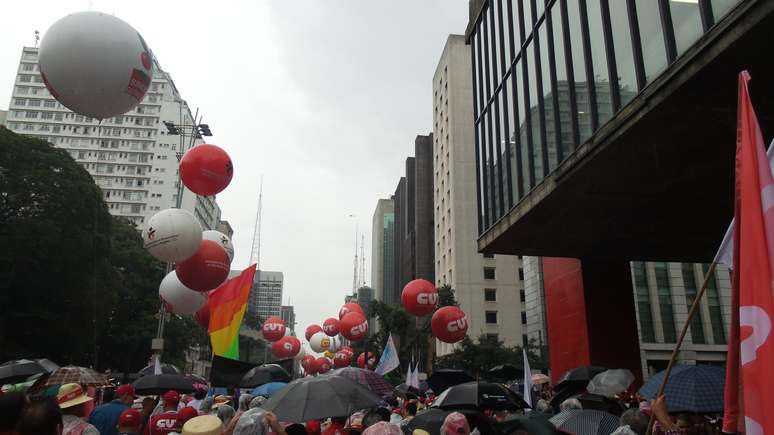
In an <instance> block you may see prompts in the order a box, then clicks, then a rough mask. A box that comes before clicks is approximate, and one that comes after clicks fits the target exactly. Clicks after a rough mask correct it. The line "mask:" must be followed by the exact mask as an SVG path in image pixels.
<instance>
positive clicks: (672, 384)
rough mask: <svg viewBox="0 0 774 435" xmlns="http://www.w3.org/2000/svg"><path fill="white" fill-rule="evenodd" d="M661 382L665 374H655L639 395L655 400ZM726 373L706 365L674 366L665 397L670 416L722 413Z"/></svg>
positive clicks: (721, 368)
mask: <svg viewBox="0 0 774 435" xmlns="http://www.w3.org/2000/svg"><path fill="white" fill-rule="evenodd" d="M663 379H664V372H659V373H656V374H655V375H653V376H651V377H650V379H648V382H647V383H645V385H643V386H642V388H640V394H641V395H643V396H644V397H646V398H648V399H655V398H656V394H658V389H659V387H660V386H661V382H662V380H663ZM725 382H726V371H725V370H724V369H723V367H715V366H708V365H676V366H674V367H673V368H672V373H671V374H670V375H669V382H667V385H666V389H665V390H664V395H666V403H667V409H668V410H669V412H681V411H683V412H694V413H697V414H700V413H708V412H720V411H723V385H724V384H725Z"/></svg>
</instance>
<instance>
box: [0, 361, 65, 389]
mask: <svg viewBox="0 0 774 435" xmlns="http://www.w3.org/2000/svg"><path fill="white" fill-rule="evenodd" d="M58 368H59V366H58V365H56V364H55V363H54V362H52V361H50V360H47V359H45V358H41V359H35V360H31V359H17V360H12V361H7V362H4V363H3V364H0V385H3V384H15V383H17V382H22V381H25V380H27V379H28V378H29V377H30V376H33V375H38V374H49V373H51V372H53V371H54V370H56V369H58Z"/></svg>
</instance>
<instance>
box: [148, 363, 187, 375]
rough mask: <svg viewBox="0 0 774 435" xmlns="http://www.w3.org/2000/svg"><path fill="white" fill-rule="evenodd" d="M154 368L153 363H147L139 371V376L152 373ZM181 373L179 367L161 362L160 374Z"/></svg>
mask: <svg viewBox="0 0 774 435" xmlns="http://www.w3.org/2000/svg"><path fill="white" fill-rule="evenodd" d="M155 369H156V366H155V364H149V365H147V366H145V367H143V369H142V370H140V371H139V373H140V376H145V375H153V374H155V373H154V371H155ZM181 373H183V372H181V371H180V369H179V368H177V366H175V365H173V364H161V374H163V375H179V374H181Z"/></svg>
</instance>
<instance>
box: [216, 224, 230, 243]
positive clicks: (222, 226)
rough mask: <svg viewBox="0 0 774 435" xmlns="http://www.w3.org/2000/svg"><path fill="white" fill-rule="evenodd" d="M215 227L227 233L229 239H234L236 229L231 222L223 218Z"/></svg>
mask: <svg viewBox="0 0 774 435" xmlns="http://www.w3.org/2000/svg"><path fill="white" fill-rule="evenodd" d="M215 229H216V230H218V231H220V232H221V233H223V234H225V235H227V236H228V238H229V239H233V237H234V229H233V228H231V224H230V223H228V221H224V220H221V221H220V222H218V226H217V227H215Z"/></svg>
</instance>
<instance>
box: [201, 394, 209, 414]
mask: <svg viewBox="0 0 774 435" xmlns="http://www.w3.org/2000/svg"><path fill="white" fill-rule="evenodd" d="M210 412H212V397H205V398H204V399H202V403H201V404H200V405H199V415H208V414H209V413H210Z"/></svg>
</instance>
